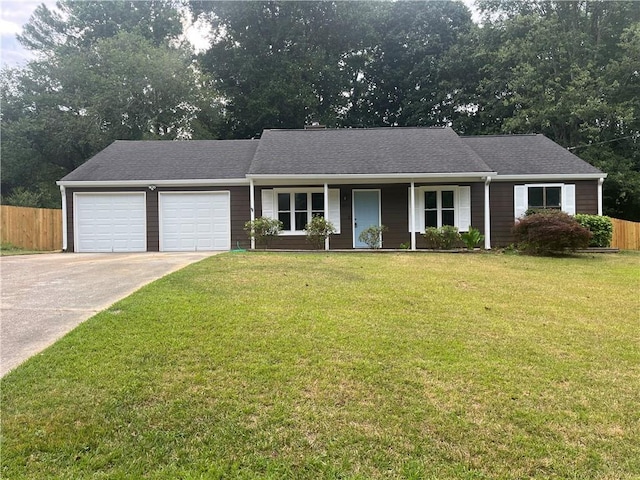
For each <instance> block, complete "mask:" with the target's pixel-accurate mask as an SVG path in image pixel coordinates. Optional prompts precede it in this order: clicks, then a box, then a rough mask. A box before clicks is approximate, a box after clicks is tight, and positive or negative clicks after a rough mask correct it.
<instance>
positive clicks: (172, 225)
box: [159, 192, 231, 252]
mask: <svg viewBox="0 0 640 480" xmlns="http://www.w3.org/2000/svg"><path fill="white" fill-rule="evenodd" d="M229 198H230V194H229V192H194V193H187V192H184V193H161V194H160V197H159V202H160V205H159V209H160V250H161V251H163V252H191V251H200V250H229V249H230V248H231V215H230V211H229V205H230V202H229Z"/></svg>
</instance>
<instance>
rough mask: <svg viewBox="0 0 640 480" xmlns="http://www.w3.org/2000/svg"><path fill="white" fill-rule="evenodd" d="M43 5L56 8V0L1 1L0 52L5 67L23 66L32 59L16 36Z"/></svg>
mask: <svg viewBox="0 0 640 480" xmlns="http://www.w3.org/2000/svg"><path fill="white" fill-rule="evenodd" d="M41 3H46V4H47V5H49V6H54V5H55V0H54V1H51V0H45V1H44V2H42V0H40V1H33V0H22V1H17V0H0V34H1V38H0V51H1V61H2V66H3V67H4V66H5V65H6V66H11V67H17V66H21V65H24V64H25V63H26V62H27V60H28V58H30V56H29V55H30V52H28V51H26V50H25V49H24V48H22V46H21V45H20V44H19V43H18V40H17V39H16V35H17V34H19V33H21V32H22V25H24V24H25V23H27V22H28V21H29V17H31V14H32V13H33V12H34V10H35V9H36V7H37V6H38V5H40V4H41Z"/></svg>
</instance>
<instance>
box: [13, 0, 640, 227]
mask: <svg viewBox="0 0 640 480" xmlns="http://www.w3.org/2000/svg"><path fill="white" fill-rule="evenodd" d="M185 5H186V7H185ZM477 7H478V9H479V10H480V12H481V14H482V21H481V23H480V24H476V23H474V22H473V20H472V17H471V12H470V11H469V10H468V9H467V7H466V6H465V5H464V4H463V3H461V2H453V1H452V2H428V1H425V2H423V1H415V2H413V1H412V2H405V1H396V2H392V1H386V2H338V1H322V2H321V1H308V2H307V1H304V2H303V1H300V2H296V1H294V2H280V1H251V2H224V1H220V2H206V1H192V2H188V3H186V4H183V3H181V2H177V1H153V2H151V1H149V2H136V1H121V0H119V1H114V2H98V1H88V2H73V1H62V2H59V3H58V4H57V7H56V8H55V9H49V8H47V7H46V6H45V5H41V6H39V7H38V9H37V10H36V12H35V13H34V15H33V17H32V18H31V19H30V21H29V22H28V23H27V25H25V27H24V31H23V33H22V35H20V36H19V40H20V41H21V42H22V44H23V45H25V46H26V47H27V48H30V49H31V50H32V51H34V52H35V53H36V60H34V61H32V62H30V63H29V64H27V65H26V66H25V67H24V68H20V69H13V70H11V69H5V70H4V71H3V73H2V76H1V77H0V81H1V82H2V85H1V86H2V105H3V110H2V123H1V129H2V132H1V133H2V163H3V165H2V167H3V175H2V194H3V196H5V198H6V196H7V195H9V196H10V195H11V194H12V193H14V194H16V196H18V197H19V198H22V199H24V198H27V197H28V196H25V192H27V193H29V192H31V193H33V194H34V195H35V197H37V198H39V200H38V202H39V203H40V204H42V205H48V206H51V205H53V204H55V203H56V202H57V201H58V200H57V197H58V196H57V195H56V193H55V185H54V181H55V180H56V179H58V178H60V177H61V176H63V175H64V174H65V173H67V172H68V171H70V170H72V169H73V168H75V167H77V166H78V165H80V164H81V163H82V162H84V161H85V160H87V159H88V158H89V157H90V156H92V155H93V154H95V153H96V152H97V151H99V150H100V149H102V148H104V146H106V145H107V144H109V143H111V142H112V141H113V140H115V139H143V138H159V139H176V138H194V139H195V138H200V139H202V138H220V139H223V138H252V137H256V136H258V135H260V133H261V131H262V130H263V129H265V128H302V127H303V126H304V125H305V124H308V123H310V122H312V121H317V122H320V123H321V124H324V125H327V126H332V127H374V126H413V125H451V126H452V127H453V128H454V129H455V130H456V131H458V132H459V133H461V134H487V133H544V134H545V135H547V136H548V137H549V138H551V139H553V140H554V141H556V142H558V143H559V144H560V145H563V146H565V147H567V148H569V149H570V150H571V151H572V152H573V153H575V154H576V155H578V156H580V157H582V158H583V159H585V160H587V161H589V162H590V163H592V164H593V165H595V166H597V167H599V168H601V169H602V170H603V171H605V172H607V173H608V174H609V177H608V179H607V180H606V181H605V184H604V189H605V199H604V200H605V213H607V214H611V215H614V216H617V217H619V218H627V219H635V220H640V149H638V140H639V138H640V111H639V109H640V101H638V99H639V98H640V3H637V2H633V1H614V2H608V1H595V0H594V1H584V0H572V1H548V0H535V1H530V2H512V1H508V0H478V1H477ZM187 9H188V11H189V13H190V14H191V15H192V16H193V17H194V18H195V19H198V20H200V21H201V22H205V23H206V24H208V25H209V26H210V29H211V36H210V38H211V41H210V45H209V47H208V48H207V49H206V50H205V51H203V52H200V53H198V54H195V53H194V52H192V51H191V50H190V47H189V46H188V44H187V43H186V42H185V41H184V25H186V24H187V22H186V17H185V14H186V13H187ZM29 198H34V197H29Z"/></svg>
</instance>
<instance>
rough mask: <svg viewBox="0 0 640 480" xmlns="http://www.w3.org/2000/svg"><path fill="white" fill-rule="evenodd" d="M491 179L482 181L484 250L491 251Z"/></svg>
mask: <svg viewBox="0 0 640 480" xmlns="http://www.w3.org/2000/svg"><path fill="white" fill-rule="evenodd" d="M490 184H491V177H486V178H485V180H484V248H485V249H486V250H491V208H490V205H489V185H490Z"/></svg>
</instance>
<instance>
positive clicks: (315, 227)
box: [304, 217, 336, 250]
mask: <svg viewBox="0 0 640 480" xmlns="http://www.w3.org/2000/svg"><path fill="white" fill-rule="evenodd" d="M304 230H305V232H306V234H307V241H308V242H309V243H311V245H313V248H315V249H317V250H320V249H322V248H324V241H325V240H326V239H327V238H329V235H332V234H334V233H336V227H334V226H333V223H331V222H330V221H329V220H327V219H326V218H324V217H313V218H312V219H311V221H310V222H309V223H307V224H306V225H305V226H304Z"/></svg>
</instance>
